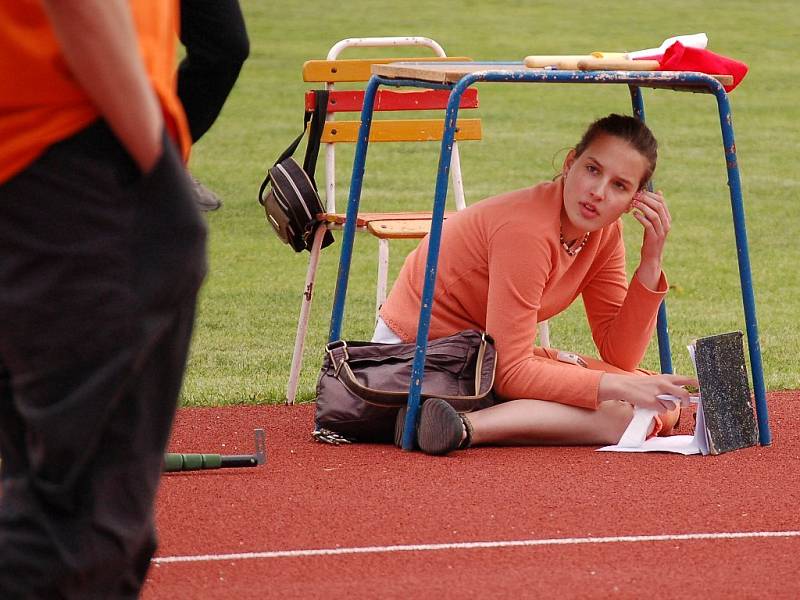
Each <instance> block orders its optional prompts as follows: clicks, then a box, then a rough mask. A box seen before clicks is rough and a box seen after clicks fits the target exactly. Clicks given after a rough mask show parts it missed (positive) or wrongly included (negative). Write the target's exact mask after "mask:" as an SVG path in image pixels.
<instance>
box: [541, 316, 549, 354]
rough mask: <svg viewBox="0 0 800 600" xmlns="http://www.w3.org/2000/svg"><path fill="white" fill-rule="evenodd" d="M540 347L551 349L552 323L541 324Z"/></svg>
mask: <svg viewBox="0 0 800 600" xmlns="http://www.w3.org/2000/svg"><path fill="white" fill-rule="evenodd" d="M539 346H541V347H542V348H550V323H548V322H547V321H542V322H541V323H539Z"/></svg>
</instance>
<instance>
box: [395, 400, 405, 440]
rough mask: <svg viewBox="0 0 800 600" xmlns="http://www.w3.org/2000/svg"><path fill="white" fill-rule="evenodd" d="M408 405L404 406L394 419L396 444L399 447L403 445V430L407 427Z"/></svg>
mask: <svg viewBox="0 0 800 600" xmlns="http://www.w3.org/2000/svg"><path fill="white" fill-rule="evenodd" d="M407 412H408V406H403V407H402V408H401V409H400V412H398V413H397V418H396V419H395V421H394V445H395V446H397V447H398V448H402V447H403V431H404V430H405V427H406V413H407Z"/></svg>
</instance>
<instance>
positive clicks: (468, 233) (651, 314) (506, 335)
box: [380, 179, 667, 408]
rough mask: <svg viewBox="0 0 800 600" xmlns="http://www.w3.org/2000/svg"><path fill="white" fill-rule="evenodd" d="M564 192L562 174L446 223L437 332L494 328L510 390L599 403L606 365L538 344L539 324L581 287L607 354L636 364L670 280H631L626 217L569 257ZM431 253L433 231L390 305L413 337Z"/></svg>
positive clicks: (499, 379)
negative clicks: (563, 234)
mask: <svg viewBox="0 0 800 600" xmlns="http://www.w3.org/2000/svg"><path fill="white" fill-rule="evenodd" d="M562 198H563V184H562V182H561V180H560V179H559V180H557V181H555V182H547V183H542V184H539V185H537V186H535V187H531V188H525V189H521V190H516V191H513V192H508V193H505V194H502V195H499V196H495V197H493V198H489V199H487V200H483V201H481V202H478V203H476V204H474V205H472V206H470V207H468V208H467V209H465V210H463V211H460V212H458V213H456V214H454V215H452V216H451V217H449V218H448V219H447V220H446V221H445V222H444V225H443V228H442V245H441V251H440V254H439V266H438V271H437V276H436V289H435V293H434V303H433V311H432V316H431V325H430V333H429V338H430V339H437V338H440V337H444V336H447V335H452V334H454V333H456V332H458V331H462V330H465V329H477V330H480V331H486V332H488V333H489V334H490V335H491V336H492V337H493V338H494V340H495V345H496V349H497V359H498V363H497V373H496V377H495V390H496V392H497V393H498V394H499V395H500V396H501V397H503V398H505V399H517V398H535V399H539V400H550V401H555V402H560V403H563V404H570V405H574V406H580V407H584V408H596V407H597V404H598V399H597V394H598V387H599V384H600V377H601V376H602V374H603V371H600V370H593V369H581V368H575V367H574V366H573V365H568V364H565V363H561V362H558V361H556V360H553V357H554V353H553V352H552V351H549V352H548V349H543V348H537V347H535V345H534V343H535V340H536V325H537V323H538V322H539V321H544V320H546V319H549V318H551V317H553V316H555V315H557V314H558V313H560V312H562V311H563V310H564V309H566V308H567V307H568V306H569V305H570V304H572V302H573V301H574V300H575V299H576V298H577V297H578V295H579V294H580V295H582V296H583V302H584V306H585V308H586V315H587V318H588V321H589V326H590V328H591V332H592V338H593V340H594V342H595V345H596V346H597V349H598V351H599V353H600V357H601V358H602V360H603V361H605V362H606V363H608V364H610V365H613V366H615V367H618V368H620V369H622V370H624V371H633V370H634V369H636V367H637V365H638V364H639V362H640V361H641V360H642V357H643V356H644V353H645V351H646V349H647V345H648V343H649V341H650V338H651V337H652V334H653V330H654V328H655V324H656V317H657V313H658V307H659V304H660V303H661V300H662V298H663V296H664V295H665V294H666V291H667V282H666V279H665V277H664V275H663V273H662V275H661V279H660V281H659V284H658V286H657V287H658V289H657V290H650V289H648V288H647V287H645V286H644V285H643V284H642V283H641V282H640V281H639V280H638V278H637V277H636V276H634V277H633V279H632V280H631V283H630V286H629V285H628V281H627V276H626V272H625V246H624V241H623V238H622V222H621V220H619V219H618V220H617V221H615V222H614V223H612V224H610V225H608V226H606V227H605V228H603V229H601V230H599V231H595V232H593V233H592V234H591V235H590V236H589V240H588V242H587V243H586V245H585V246H584V247H583V249H582V250H581V251H580V252H579V253H578V254H577V255H575V256H569V255H568V254H567V253H566V252H565V251H564V249H563V248H562V246H561V243H560V239H559V234H560V215H561V208H562V206H563V199H562ZM427 255H428V238H425V239H423V240H422V242H420V244H419V246H418V247H417V248H416V249H415V250H414V251H413V252H412V253H411V254H410V255H409V256H408V257H407V258H406V261H405V263H404V264H403V267H402V269H401V271H400V274H399V276H398V279H397V281H396V282H395V284H394V286H393V287H392V290H391V293H390V294H389V297H388V298H387V300H386V302H385V303H384V305H383V306H382V307H381V311H380V315H381V317H382V318H383V320H384V321H385V322H386V323H387V325H388V326H389V327H390V328H391V329H392V330H393V331H395V332H396V333H397V335H398V336H399V337H400V338H402V339H403V341H412V340H414V339H415V338H416V334H417V325H418V322H419V309H420V302H421V297H422V287H423V282H424V274H425V262H426V259H427Z"/></svg>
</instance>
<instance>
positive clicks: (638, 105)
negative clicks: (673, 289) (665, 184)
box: [628, 85, 673, 373]
mask: <svg viewBox="0 0 800 600" xmlns="http://www.w3.org/2000/svg"><path fill="white" fill-rule="evenodd" d="M628 89H629V90H630V92H631V104H632V105H633V115H634V116H635V117H636V118H637V119H639V120H640V121H642V122H643V123H644V121H645V117H644V99H643V97H642V89H641V88H640V87H639V86H638V85H629V86H628ZM647 189H649V190H650V191H651V192H652V191H653V182H652V181H648V182H647ZM656 331H657V332H658V358H659V362H660V363H661V372H662V373H672V372H673V369H672V351H671V350H670V344H669V329H668V328H667V301H666V300H662V301H661V305H660V306H659V307H658V318H657V319H656Z"/></svg>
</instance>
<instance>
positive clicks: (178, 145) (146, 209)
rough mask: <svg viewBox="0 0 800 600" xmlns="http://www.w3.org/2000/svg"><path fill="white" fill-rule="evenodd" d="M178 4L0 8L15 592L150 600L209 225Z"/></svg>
mask: <svg viewBox="0 0 800 600" xmlns="http://www.w3.org/2000/svg"><path fill="white" fill-rule="evenodd" d="M177 9H178V7H177V0H130V1H126V0H80V1H79V2H66V1H64V0H0V315H2V318H0V455H2V467H0V486H1V487H2V495H1V496H0V598H36V599H39V598H41V599H50V598H75V599H85V598H113V599H115V600H116V599H122V598H136V597H138V594H139V590H140V589H141V586H142V582H143V581H144V578H145V575H146V573H147V569H148V567H149V565H150V558H151V556H152V555H153V552H154V551H155V548H156V539H155V530H154V524H153V501H154V497H155V493H156V488H157V486H158V481H159V477H160V474H161V467H162V460H163V453H164V447H165V446H166V443H167V439H168V436H169V431H170V427H171V424H172V419H173V416H174V413H175V407H176V402H177V398H178V392H179V389H180V386H181V381H182V378H183V372H184V367H185V364H186V356H187V352H188V346H189V338H190V335H191V331H192V324H193V319H194V308H195V300H196V296H197V291H198V288H199V286H200V283H201V281H202V279H203V276H204V274H205V227H204V225H203V220H202V218H201V216H200V213H199V212H198V210H197V208H196V206H195V204H194V202H195V201H194V197H193V193H192V189H191V183H190V181H189V179H188V176H187V175H186V170H185V168H184V165H183V161H182V158H181V154H180V150H184V151H188V148H189V143H190V137H189V131H188V127H187V126H186V120H185V117H184V115H183V112H182V109H181V106H180V102H179V100H178V97H177V95H176V93H175V90H174V72H175V62H174V61H175V54H174V46H175V42H176V36H175V33H176V31H177V19H178V10H177Z"/></svg>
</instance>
